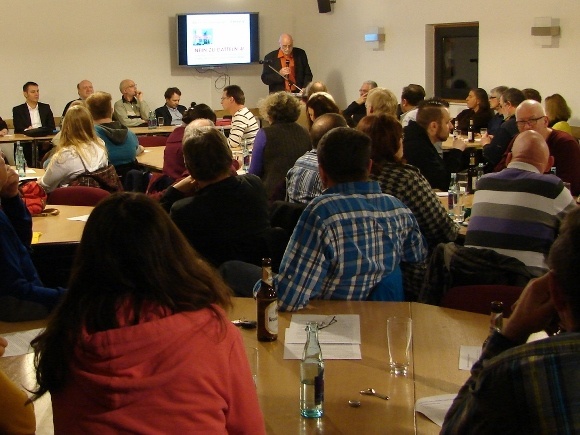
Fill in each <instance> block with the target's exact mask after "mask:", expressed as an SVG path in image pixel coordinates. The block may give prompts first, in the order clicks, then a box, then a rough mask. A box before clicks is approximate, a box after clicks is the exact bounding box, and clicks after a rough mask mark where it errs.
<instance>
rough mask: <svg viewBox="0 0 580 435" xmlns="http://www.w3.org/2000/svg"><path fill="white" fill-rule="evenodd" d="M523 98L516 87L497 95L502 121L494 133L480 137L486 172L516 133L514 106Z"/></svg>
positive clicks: (493, 165) (498, 158)
mask: <svg viewBox="0 0 580 435" xmlns="http://www.w3.org/2000/svg"><path fill="white" fill-rule="evenodd" d="M524 100H525V97H524V94H523V93H522V91H520V90H519V89H516V88H509V89H508V90H506V91H505V92H504V93H502V94H501V96H500V97H499V104H498V109H499V112H500V113H501V114H502V115H503V118H504V122H503V124H501V127H500V128H499V130H498V131H497V132H496V134H494V135H491V134H490V135H488V136H485V137H482V138H481V145H483V151H482V152H483V158H484V159H485V160H486V161H487V172H490V171H491V170H493V168H494V167H495V166H496V165H497V164H498V162H499V161H500V160H501V158H502V156H503V154H504V153H505V150H506V149H507V147H508V145H509V143H510V141H511V140H512V139H513V138H514V136H515V135H516V134H518V127H517V125H516V118H515V113H516V107H518V104H520V103H521V102H522V101H524ZM504 167H505V166H504Z"/></svg>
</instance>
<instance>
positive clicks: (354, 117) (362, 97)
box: [342, 80, 378, 127]
mask: <svg viewBox="0 0 580 435" xmlns="http://www.w3.org/2000/svg"><path fill="white" fill-rule="evenodd" d="M377 86H378V85H377V82H374V81H372V80H366V81H365V82H363V84H362V85H361V86H360V89H359V90H358V95H359V97H358V99H356V100H355V101H353V102H352V103H350V104H349V105H348V107H347V108H346V109H344V110H343V112H342V114H343V116H344V119H346V122H348V125H350V126H351V127H356V125H357V124H358V122H359V121H360V120H361V119H362V118H364V117H365V116H366V114H367V108H366V106H365V103H366V101H367V95H368V93H369V91H370V90H371V89H374V88H376V87H377Z"/></svg>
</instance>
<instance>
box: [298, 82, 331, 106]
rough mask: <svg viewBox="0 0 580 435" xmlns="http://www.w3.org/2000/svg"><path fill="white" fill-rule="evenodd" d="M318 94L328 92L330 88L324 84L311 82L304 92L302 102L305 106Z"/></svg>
mask: <svg viewBox="0 0 580 435" xmlns="http://www.w3.org/2000/svg"><path fill="white" fill-rule="evenodd" d="M318 92H327V93H328V88H327V87H326V85H325V84H324V83H322V82H310V83H308V85H307V86H306V87H305V88H304V90H303V91H302V101H303V102H304V104H306V102H307V101H308V99H309V98H310V97H311V96H313V95H314V94H316V93H318Z"/></svg>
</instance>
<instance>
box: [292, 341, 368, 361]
mask: <svg viewBox="0 0 580 435" xmlns="http://www.w3.org/2000/svg"><path fill="white" fill-rule="evenodd" d="M320 349H321V350H322V357H323V358H324V359H362V355H361V352H360V345H358V344H320ZM303 351H304V344H299V343H285V344H284V359H302V352H303Z"/></svg>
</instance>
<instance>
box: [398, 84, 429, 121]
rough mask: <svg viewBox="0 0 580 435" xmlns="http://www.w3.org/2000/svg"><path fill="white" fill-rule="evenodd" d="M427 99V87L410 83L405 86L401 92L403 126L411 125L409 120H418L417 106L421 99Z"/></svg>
mask: <svg viewBox="0 0 580 435" xmlns="http://www.w3.org/2000/svg"><path fill="white" fill-rule="evenodd" d="M423 100H425V89H424V88H423V86H421V85H414V84H410V85H408V86H405V87H404V88H403V92H402V93H401V111H402V112H403V114H402V115H401V117H400V119H401V124H402V125H403V127H406V126H407V125H409V121H416V120H417V112H418V111H419V108H418V107H417V106H418V105H419V103H420V102H421V101H423Z"/></svg>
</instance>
